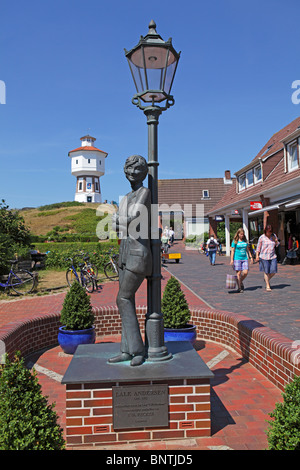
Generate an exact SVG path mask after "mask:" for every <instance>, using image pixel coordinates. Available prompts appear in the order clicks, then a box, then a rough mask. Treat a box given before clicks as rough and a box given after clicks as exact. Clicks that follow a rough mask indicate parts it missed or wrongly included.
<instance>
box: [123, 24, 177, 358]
mask: <svg viewBox="0 0 300 470" xmlns="http://www.w3.org/2000/svg"><path fill="white" fill-rule="evenodd" d="M125 55H126V57H127V60H128V63H129V67H130V70H131V73H132V77H133V81H134V84H135V87H136V91H137V93H136V94H135V95H134V97H133V98H132V103H133V104H134V105H136V106H138V107H139V108H140V109H141V110H143V112H144V114H145V116H146V117H147V126H148V167H149V173H148V188H149V189H150V192H151V205H152V214H151V216H152V217H151V251H152V275H151V276H150V277H148V279H147V314H146V321H145V342H146V349H147V353H148V359H149V360H150V361H165V360H168V359H170V358H171V357H172V355H171V354H169V353H168V350H167V347H166V346H165V344H164V327H163V315H162V312H161V249H160V245H161V243H160V231H159V227H158V165H159V163H158V151H157V150H158V143H157V142H158V139H157V128H158V119H159V116H160V115H161V113H162V111H164V110H166V109H168V108H169V107H170V106H172V105H173V104H174V98H173V96H172V95H170V92H171V88H172V84H173V80H174V76H175V72H176V68H177V64H178V60H179V57H180V53H177V52H176V51H175V49H174V47H173V46H172V40H171V39H169V40H168V41H167V42H165V41H164V40H163V39H162V38H161V37H160V36H159V34H157V32H156V24H155V23H154V21H153V20H152V21H151V22H150V24H149V31H148V34H147V35H146V36H145V37H143V36H141V38H140V41H139V43H138V45H137V46H135V47H134V48H133V49H131V50H130V51H126V49H125ZM160 103H161V105H159V104H160Z"/></svg>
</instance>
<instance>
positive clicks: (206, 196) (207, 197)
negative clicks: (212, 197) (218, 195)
mask: <svg viewBox="0 0 300 470" xmlns="http://www.w3.org/2000/svg"><path fill="white" fill-rule="evenodd" d="M202 197H203V199H209V191H208V189H203V191H202Z"/></svg>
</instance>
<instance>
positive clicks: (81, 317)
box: [60, 281, 95, 330]
mask: <svg viewBox="0 0 300 470" xmlns="http://www.w3.org/2000/svg"><path fill="white" fill-rule="evenodd" d="M94 321H95V318H94V315H93V312H92V306H91V300H90V297H89V296H88V294H87V293H86V290H85V289H84V287H82V286H81V285H80V284H79V282H77V281H75V282H74V283H73V284H72V286H71V287H70V290H69V291H68V293H67V295H66V297H65V300H64V303H63V307H62V310H61V317H60V322H61V324H62V325H63V326H64V327H65V329H66V330H85V329H87V328H91V327H92V326H93V324H94Z"/></svg>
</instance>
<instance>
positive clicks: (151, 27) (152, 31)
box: [148, 20, 157, 34]
mask: <svg viewBox="0 0 300 470" xmlns="http://www.w3.org/2000/svg"><path fill="white" fill-rule="evenodd" d="M148 27H149V31H148V34H157V32H156V23H155V21H154V20H151V21H150V23H149V26H148Z"/></svg>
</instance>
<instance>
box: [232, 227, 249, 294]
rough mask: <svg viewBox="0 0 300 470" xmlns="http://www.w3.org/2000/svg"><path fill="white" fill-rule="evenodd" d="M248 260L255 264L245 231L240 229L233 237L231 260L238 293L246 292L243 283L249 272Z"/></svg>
mask: <svg viewBox="0 0 300 470" xmlns="http://www.w3.org/2000/svg"><path fill="white" fill-rule="evenodd" d="M248 258H249V259H250V261H251V262H253V257H252V254H251V253H250V250H249V244H248V242H247V239H246V236H245V232H244V229H243V228H239V229H238V231H237V232H236V234H235V236H234V237H233V241H232V244H231V259H230V264H231V265H233V269H234V270H235V272H236V277H237V284H238V292H244V283H243V281H244V279H245V278H246V277H247V275H248V271H249V262H248Z"/></svg>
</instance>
